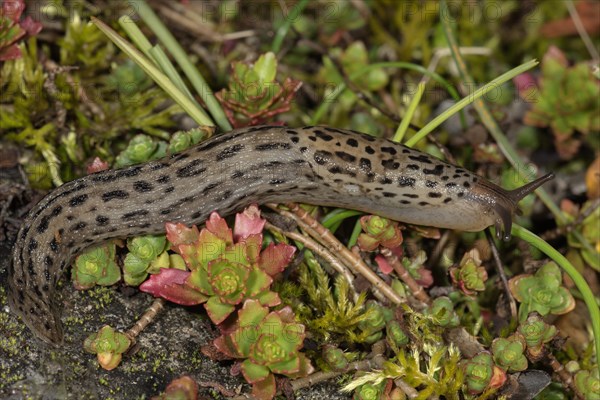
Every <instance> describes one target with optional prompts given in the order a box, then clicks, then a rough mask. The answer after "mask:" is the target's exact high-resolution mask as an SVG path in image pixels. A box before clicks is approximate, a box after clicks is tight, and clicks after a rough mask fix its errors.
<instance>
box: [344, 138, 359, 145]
mask: <svg viewBox="0 0 600 400" xmlns="http://www.w3.org/2000/svg"><path fill="white" fill-rule="evenodd" d="M346 144H347V145H348V146H350V147H358V140H356V139H352V138H350V139H348V140H346Z"/></svg>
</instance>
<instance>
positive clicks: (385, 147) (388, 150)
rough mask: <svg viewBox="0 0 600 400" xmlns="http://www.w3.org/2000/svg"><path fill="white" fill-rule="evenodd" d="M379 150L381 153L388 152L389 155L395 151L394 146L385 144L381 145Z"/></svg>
mask: <svg viewBox="0 0 600 400" xmlns="http://www.w3.org/2000/svg"><path fill="white" fill-rule="evenodd" d="M381 152H382V153H388V154H389V155H392V156H395V155H396V153H397V151H396V149H395V148H393V147H387V146H383V147H381Z"/></svg>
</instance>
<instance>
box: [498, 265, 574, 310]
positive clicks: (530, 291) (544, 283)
mask: <svg viewBox="0 0 600 400" xmlns="http://www.w3.org/2000/svg"><path fill="white" fill-rule="evenodd" d="M508 287H509V289H510V292H511V293H512V295H513V296H515V299H516V300H517V301H519V302H520V303H521V305H520V306H519V320H520V321H525V320H526V319H527V316H528V315H529V313H530V312H533V311H536V312H538V313H539V314H540V315H542V316H544V315H548V314H554V315H561V314H566V313H568V312H569V311H571V310H573V308H575V299H574V298H573V296H572V295H571V293H570V292H569V291H568V290H567V289H566V288H565V287H564V286H562V274H561V272H560V269H559V268H558V265H556V264H555V263H554V262H549V263H547V264H545V265H544V266H542V267H541V268H540V269H539V270H538V271H537V272H536V273H535V274H534V275H531V274H521V275H517V276H515V277H513V278H511V279H510V280H509V281H508Z"/></svg>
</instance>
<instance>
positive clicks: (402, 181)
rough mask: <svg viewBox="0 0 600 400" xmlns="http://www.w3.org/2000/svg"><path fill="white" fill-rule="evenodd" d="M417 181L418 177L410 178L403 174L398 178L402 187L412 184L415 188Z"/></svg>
mask: <svg viewBox="0 0 600 400" xmlns="http://www.w3.org/2000/svg"><path fill="white" fill-rule="evenodd" d="M416 182H417V180H416V179H414V178H408V177H406V176H401V177H399V178H398V185H399V186H400V187H406V186H410V187H412V188H414V187H415V183H416Z"/></svg>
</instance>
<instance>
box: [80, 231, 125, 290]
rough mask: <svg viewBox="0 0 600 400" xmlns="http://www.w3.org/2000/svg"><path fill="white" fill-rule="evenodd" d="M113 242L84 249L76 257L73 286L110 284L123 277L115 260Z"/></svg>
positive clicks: (81, 287) (84, 287) (84, 286)
mask: <svg viewBox="0 0 600 400" xmlns="http://www.w3.org/2000/svg"><path fill="white" fill-rule="evenodd" d="M115 252H116V248H115V244H114V243H113V242H111V243H108V244H104V245H101V246H98V247H93V248H91V249H89V250H86V251H84V252H83V253H81V254H80V255H79V256H77V258H76V259H75V268H73V286H75V289H78V290H83V289H90V288H92V287H94V286H96V285H101V286H110V285H114V284H115V283H117V282H118V281H119V279H121V270H120V269H119V267H118V266H117V263H116V262H115Z"/></svg>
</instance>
